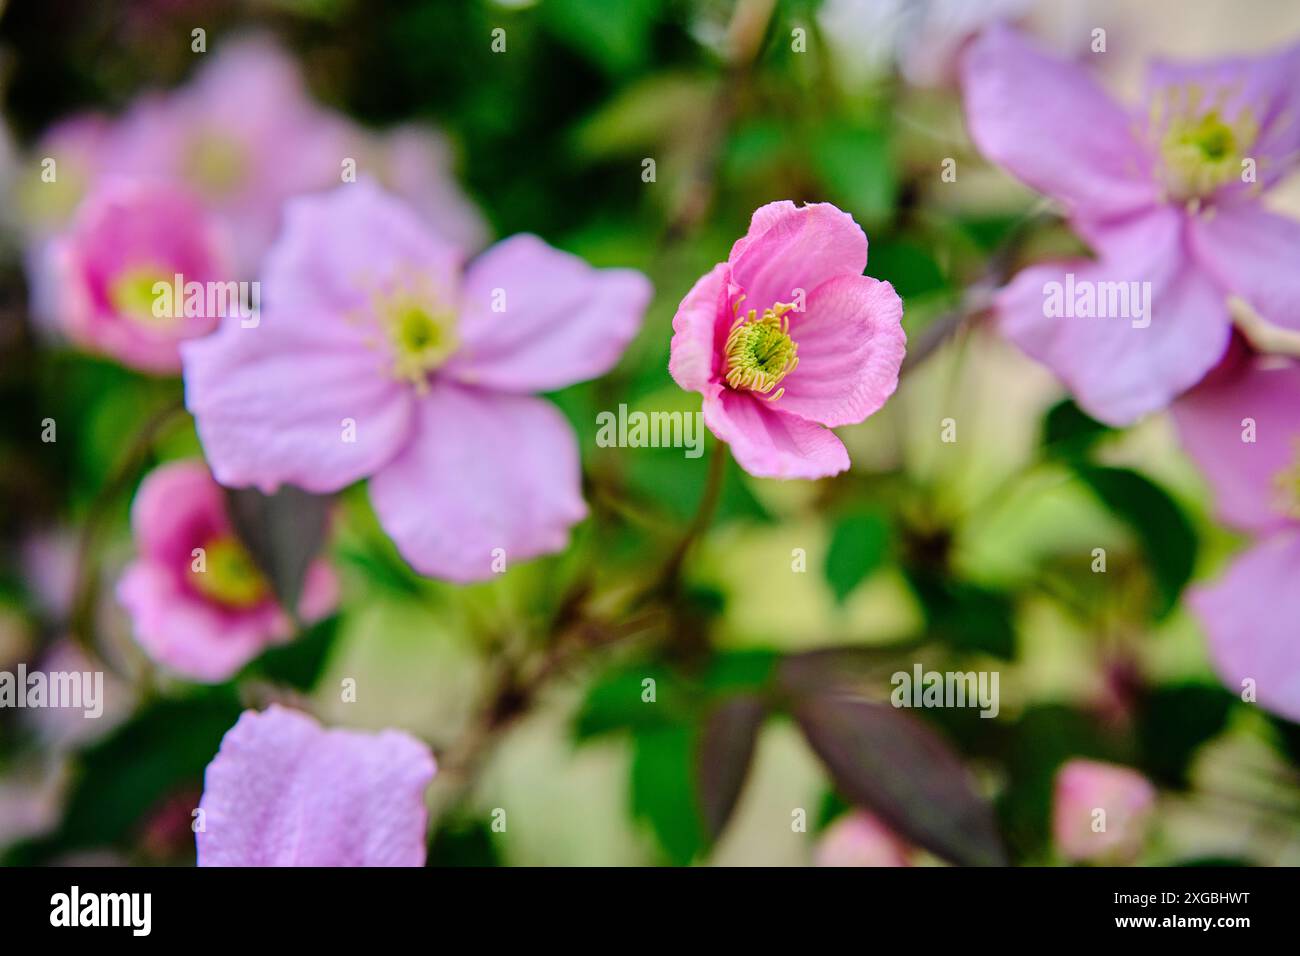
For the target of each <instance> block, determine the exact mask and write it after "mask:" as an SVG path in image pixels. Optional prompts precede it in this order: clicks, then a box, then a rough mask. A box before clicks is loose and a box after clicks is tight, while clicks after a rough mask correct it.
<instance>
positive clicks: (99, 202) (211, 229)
mask: <svg viewBox="0 0 1300 956" xmlns="http://www.w3.org/2000/svg"><path fill="white" fill-rule="evenodd" d="M35 264H36V265H37V268H38V269H39V270H44V269H47V268H48V269H49V270H51V272H50V275H49V277H48V278H49V279H50V281H51V282H52V285H51V287H50V288H49V289H46V290H41V291H40V292H39V295H40V296H45V295H47V294H48V295H49V296H50V297H51V299H52V301H51V302H50V303H48V307H49V308H50V309H51V310H52V312H53V314H54V316H55V317H56V319H57V320H58V321H59V322H60V323H61V324H62V326H63V329H64V331H65V332H66V333H67V334H68V337H69V338H71V339H72V340H73V341H75V342H77V343H79V344H80V345H83V346H85V347H87V348H89V349H93V350H95V351H97V352H100V353H103V354H105V355H110V356H112V357H113V358H115V359H117V360H118V361H120V362H122V363H124V364H126V365H129V366H131V367H132V368H137V369H141V370H143V371H146V372H153V373H169V372H175V371H176V370H177V369H178V368H179V367H180V355H179V352H178V347H179V345H180V343H181V341H182V340H184V339H187V338H193V337H195V336H198V335H203V334H204V333H206V332H209V331H211V329H212V328H213V327H214V326H215V325H216V323H217V320H218V316H216V315H186V314H185V302H184V300H182V301H173V302H172V303H171V309H172V312H171V314H164V315H163V316H156V315H155V314H153V312H152V309H153V308H155V307H156V304H155V302H153V301H149V302H143V303H134V304H133V305H132V306H129V307H124V306H123V305H122V304H121V302H120V300H119V299H118V298H117V295H118V292H117V289H118V284H119V283H120V282H123V281H125V282H140V281H142V279H145V280H147V281H148V286H147V287H146V289H149V290H151V289H152V287H153V285H154V283H155V282H164V283H166V284H167V285H168V286H169V287H172V286H173V285H174V280H175V276H176V275H180V276H182V277H183V278H182V281H183V282H185V283H189V282H200V283H207V282H221V283H225V282H231V281H235V280H236V279H238V278H239V277H238V276H236V275H234V274H233V273H232V271H231V266H230V248H229V245H228V242H227V238H226V236H225V234H224V233H223V232H222V231H221V230H220V229H218V228H217V226H216V225H215V223H214V222H213V221H212V219H211V218H210V217H209V216H208V215H207V214H206V213H205V212H204V211H203V208H202V207H201V206H200V205H199V204H198V202H197V201H196V200H195V199H194V198H193V197H192V196H190V195H189V194H188V193H186V192H184V191H182V190H179V189H177V188H175V187H173V186H171V185H167V184H162V183H146V182H138V181H131V180H111V181H106V182H104V183H103V184H101V185H99V186H98V187H96V188H95V190H94V191H93V192H92V193H91V194H90V195H89V196H88V197H87V198H86V200H85V201H84V202H83V203H82V204H81V206H80V207H79V209H78V212H77V215H76V217H75V219H74V221H73V223H72V225H71V226H70V228H69V229H68V230H67V231H66V232H64V233H63V234H61V235H60V236H59V237H58V238H57V239H55V240H52V241H51V243H50V245H49V246H48V247H47V248H46V249H45V252H44V253H43V261H40V262H38V263H35ZM38 284H39V283H38ZM137 294H138V293H137ZM41 305H42V306H44V305H45V303H42V304H41ZM142 307H143V308H142ZM138 313H139V314H138Z"/></svg>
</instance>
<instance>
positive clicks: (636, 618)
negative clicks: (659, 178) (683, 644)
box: [434, 0, 776, 826]
mask: <svg viewBox="0 0 1300 956" xmlns="http://www.w3.org/2000/svg"><path fill="white" fill-rule="evenodd" d="M775 9H776V0H739V2H738V3H737V4H736V7H735V9H734V11H733V12H732V16H731V20H730V22H729V24H728V27H727V68H726V75H725V77H724V79H723V83H722V86H721V87H720V88H719V90H718V93H717V98H716V100H715V102H714V108H713V110H712V114H711V115H712V116H713V117H714V120H715V121H714V123H713V126H712V128H711V130H710V135H708V136H706V137H703V138H702V140H701V141H700V143H699V151H698V154H697V157H696V160H695V162H694V163H693V164H692V167H691V179H690V182H689V183H688V185H687V187H686V189H685V191H684V192H683V193H682V195H681V197H680V199H679V201H678V203H677V205H676V207H675V209H674V211H673V214H672V215H671V216H670V217H669V221H668V225H667V228H666V229H665V231H664V235H663V238H662V241H661V244H660V249H659V252H660V254H661V255H662V254H663V253H664V252H665V251H666V250H667V249H668V248H669V247H671V246H673V245H675V244H676V243H678V242H680V241H681V240H683V239H685V238H686V237H687V236H688V235H690V233H691V232H693V231H694V229H695V228H696V226H698V225H699V223H700V222H701V221H702V219H703V217H704V215H705V214H706V213H707V211H708V209H709V207H710V206H711V205H712V202H713V196H714V193H715V191H716V188H717V177H718V165H719V160H720V155H721V151H722V145H723V143H724V142H725V139H726V133H727V130H728V129H729V128H730V126H731V124H732V122H733V121H734V119H735V116H736V112H737V108H738V104H739V101H740V92H741V88H742V87H743V85H744V84H745V83H746V82H748V79H749V76H750V71H751V69H752V66H753V63H754V60H755V59H756V58H757V56H758V53H759V51H760V50H761V48H762V44H763V40H764V38H765V37H766V36H767V31H768V26H769V24H770V23H771V20H772V14H773V12H774V11H775ZM727 455H728V451H727V449H726V448H725V447H723V446H722V444H721V443H718V444H717V446H716V447H715V448H714V451H713V456H712V458H711V459H710V463H709V475H708V478H707V479H706V484H705V489H704V494H703V496H702V497H701V500H700V507H699V509H698V511H697V512H696V515H695V517H694V519H693V520H692V521H691V524H690V525H689V526H688V527H687V529H686V532H685V534H684V535H683V537H682V539H681V540H680V541H679V542H678V544H677V545H676V547H675V548H674V550H673V552H672V553H671V555H670V556H669V558H668V560H667V561H666V562H665V564H664V566H663V569H662V570H661V571H660V573H659V574H658V575H657V576H656V578H655V580H654V583H653V584H652V585H651V586H650V587H649V588H647V589H646V590H645V591H644V592H641V593H640V594H638V595H637V596H635V597H633V598H632V599H631V600H630V601H629V602H628V608H629V611H630V612H631V613H632V614H633V616H632V617H630V618H628V619H627V620H625V621H623V622H621V623H618V624H610V623H609V622H597V621H593V620H591V619H590V618H588V617H587V616H586V615H585V613H584V612H583V610H582V608H581V607H579V608H578V609H577V613H576V614H575V615H574V618H573V619H572V620H571V621H569V622H568V623H567V624H566V625H562V626H561V627H560V629H559V630H558V631H557V633H555V634H554V635H552V639H551V640H550V642H549V643H548V647H547V649H546V651H545V652H544V653H543V654H542V656H541V658H540V660H539V661H538V662H537V663H536V664H535V665H533V666H532V667H531V668H528V667H527V666H526V665H525V664H524V663H507V664H505V665H503V666H502V668H501V669H500V671H499V673H498V676H497V678H496V679H495V681H494V686H493V690H492V691H491V692H490V693H489V695H488V697H487V699H486V703H485V705H484V706H483V707H482V708H481V710H480V713H479V717H478V719H477V720H476V721H475V723H474V724H473V725H472V726H471V727H470V728H469V730H467V731H466V732H465V734H464V735H463V736H462V738H461V739H460V740H459V741H457V742H456V743H454V744H453V745H452V747H451V748H450V749H449V750H448V751H447V753H446V754H444V755H441V762H442V764H443V768H444V769H443V778H444V781H445V779H446V778H447V777H448V776H450V777H452V778H453V782H452V783H451V785H450V786H451V791H450V793H449V794H448V795H447V796H446V798H445V799H444V800H442V801H440V802H441V806H440V807H439V808H438V810H437V811H436V812H435V816H434V819H435V821H437V820H438V819H439V818H440V817H444V816H446V815H447V814H448V813H449V812H450V811H452V810H454V809H455V807H456V806H457V805H458V804H460V803H461V801H463V800H464V798H465V797H466V796H467V795H468V793H469V792H470V790H471V789H472V788H473V784H474V781H475V780H476V779H477V776H478V773H479V771H480V769H481V768H482V766H483V763H484V762H485V760H486V757H487V755H488V754H489V753H490V752H491V750H492V748H493V747H494V746H495V743H496V741H497V740H498V738H499V736H500V733H501V731H502V730H504V729H505V728H506V727H508V726H510V725H511V724H513V723H514V722H515V721H516V720H517V719H518V718H519V717H521V716H523V715H524V714H525V713H526V712H527V711H528V710H529V709H530V708H531V707H532V705H533V703H534V702H535V701H536V699H537V697H538V696H539V694H540V693H541V691H542V690H543V689H544V687H545V686H546V685H547V684H548V683H549V682H550V680H551V679H552V678H553V677H555V676H556V675H558V674H559V673H561V672H563V671H564V670H565V669H566V668H567V667H568V666H569V665H570V664H571V663H572V661H573V659H574V658H575V657H578V656H580V655H582V654H584V653H585V652H587V651H591V650H594V649H596V648H604V647H609V646H611V645H614V644H617V643H620V642H622V641H624V640H627V639H629V638H631V637H635V636H639V635H642V634H645V633H646V632H648V631H651V630H653V629H655V628H657V627H659V626H661V625H662V624H664V623H666V622H667V621H668V620H669V619H670V617H671V614H670V613H669V611H668V609H667V608H664V607H662V606H655V604H656V603H657V601H656V599H662V598H664V597H669V598H672V597H675V596H676V593H677V590H678V586H679V581H680V576H681V570H682V567H683V565H684V563H685V560H686V557H687V554H688V553H689V551H690V549H691V546H692V545H693V544H694V542H695V540H696V539H697V538H699V537H700V535H701V534H703V532H704V530H705V529H706V528H707V527H708V525H709V522H710V521H711V520H712V515H713V511H714V509H715V508H716V506H717V502H718V498H719V496H720V493H721V490H722V479H723V477H724V476H725V472H726V461H727ZM646 605H649V606H648V607H647V606H646ZM575 638H576V639H575ZM435 826H436V823H435Z"/></svg>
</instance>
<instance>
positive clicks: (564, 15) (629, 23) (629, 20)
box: [541, 0, 660, 74]
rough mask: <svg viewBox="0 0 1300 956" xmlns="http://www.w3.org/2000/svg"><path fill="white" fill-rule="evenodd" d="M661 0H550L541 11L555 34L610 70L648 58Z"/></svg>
mask: <svg viewBox="0 0 1300 956" xmlns="http://www.w3.org/2000/svg"><path fill="white" fill-rule="evenodd" d="M659 4H660V0H619V2H618V3H592V2H590V0H546V3H544V4H543V5H542V9H541V14H542V17H543V19H544V22H545V23H546V25H547V28H548V29H549V31H550V33H551V35H552V36H554V37H555V38H556V39H557V40H559V41H560V42H561V43H565V44H567V45H568V46H570V47H572V48H573V49H574V50H576V51H577V52H578V53H580V54H582V55H583V56H585V57H587V58H588V59H589V60H591V61H592V62H594V63H596V64H597V65H598V66H600V67H601V68H602V69H604V70H605V72H607V73H611V74H619V73H626V72H628V71H630V70H633V69H635V68H637V67H639V66H641V64H643V63H644V62H645V61H646V57H647V55H648V54H649V52H650V39H651V33H652V32H653V29H654V23H655V19H656V18H657V17H658V15H659Z"/></svg>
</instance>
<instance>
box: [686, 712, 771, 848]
mask: <svg viewBox="0 0 1300 956" xmlns="http://www.w3.org/2000/svg"><path fill="white" fill-rule="evenodd" d="M766 717H767V706H766V704H764V702H763V700H762V698H759V697H756V696H754V695H752V694H739V695H737V696H735V697H730V698H727V699H726V700H724V701H722V703H720V704H718V705H717V707H715V708H714V709H713V711H712V712H711V713H710V714H709V715H708V717H707V718H706V719H705V722H704V730H703V732H702V733H701V735H700V746H699V755H698V757H697V758H696V774H697V776H696V779H697V781H698V786H699V794H700V805H701V810H702V811H703V814H704V826H705V832H706V833H707V834H708V836H709V839H710V840H716V839H717V838H718V837H719V836H721V835H722V831H723V830H725V829H726V826H727V821H728V820H730V819H731V814H732V811H734V810H735V809H736V803H737V802H738V801H739V800H740V793H741V791H742V790H743V789H744V786H745V778H746V777H747V776H748V775H749V764H750V762H751V760H753V757H754V746H755V744H756V743H757V742H758V732H759V730H760V729H761V728H762V726H763V721H764V719H765V718H766Z"/></svg>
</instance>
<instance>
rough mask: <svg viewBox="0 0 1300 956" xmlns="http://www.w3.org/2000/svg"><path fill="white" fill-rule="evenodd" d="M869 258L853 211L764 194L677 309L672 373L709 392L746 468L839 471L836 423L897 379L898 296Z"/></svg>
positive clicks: (802, 473) (714, 417) (869, 404)
mask: <svg viewBox="0 0 1300 956" xmlns="http://www.w3.org/2000/svg"><path fill="white" fill-rule="evenodd" d="M866 265H867V237H866V236H865V235H863V233H862V229H861V228H859V226H858V224H857V223H856V222H854V221H853V217H852V216H850V215H849V214H848V213H845V212H841V211H840V210H839V209H836V208H835V207H834V206H832V205H830V204H828V203H817V204H814V205H809V206H795V204H794V203H792V202H774V203H769V204H768V205H766V206H762V207H760V208H759V209H757V210H755V212H754V216H753V218H752V220H751V221H750V224H749V233H748V234H747V235H746V236H745V237H744V238H743V239H739V240H737V241H736V243H735V245H733V246H732V247H731V255H730V256H729V257H728V259H727V261H726V262H720V263H718V264H717V265H716V266H714V267H713V269H712V270H711V271H710V272H708V273H707V274H705V275H704V276H703V277H702V278H701V279H700V280H699V281H698V282H696V283H695V286H694V287H693V288H692V289H691V291H690V292H688V293H687V294H686V298H684V299H682V302H681V305H679V306H678V307H677V315H676V317H675V318H674V319H673V341H672V350H671V357H670V360H669V363H668V371H669V372H670V373H671V374H672V376H673V379H674V380H675V381H676V382H677V384H678V385H680V386H681V387H682V388H685V389H689V390H691V391H696V392H699V393H701V394H702V395H703V396H704V421H705V423H706V424H707V425H708V426H709V430H710V431H712V432H713V434H714V435H715V436H716V437H717V438H718V439H720V440H721V441H724V442H727V443H728V444H729V445H730V446H731V452H732V455H734V456H735V459H736V461H737V462H738V463H739V464H740V466H741V467H742V468H744V469H745V470H746V471H748V472H749V473H750V474H752V475H757V476H759V477H764V478H821V477H824V476H826V475H833V474H836V473H837V472H841V471H844V470H845V469H846V468H848V467H849V455H848V452H847V451H846V450H845V448H844V445H843V443H842V442H841V441H840V440H839V439H838V438H837V437H836V436H835V434H834V433H833V432H831V431H830V428H832V427H835V426H839V425H851V424H855V423H857V422H860V421H862V420H863V419H865V418H866V417H867V416H868V415H871V414H873V413H874V412H876V411H877V410H879V409H880V407H881V406H882V405H884V404H885V401H886V399H888V398H889V396H890V395H892V394H893V392H894V389H895V388H896V387H897V385H898V370H899V367H900V366H901V365H902V361H903V352H904V349H905V346H906V341H907V339H906V336H905V335H904V334H903V327H902V316H903V303H902V300H901V299H899V297H898V295H897V294H896V293H895V292H894V288H893V286H891V285H890V284H889V283H888V282H880V281H877V280H876V279H872V278H869V277H867V276H864V275H863V274H862V270H863V269H865V268H866Z"/></svg>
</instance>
